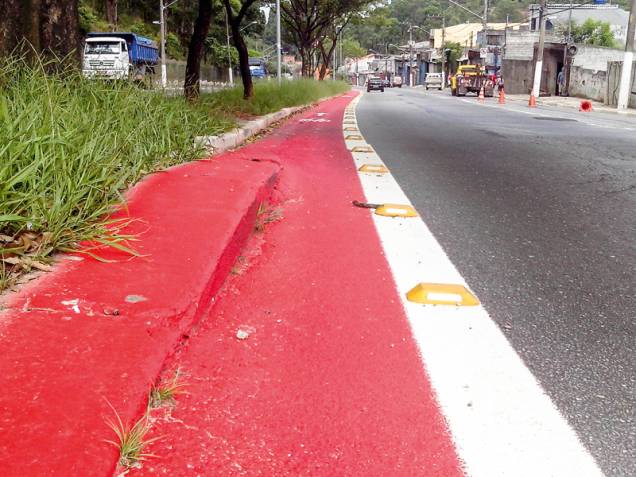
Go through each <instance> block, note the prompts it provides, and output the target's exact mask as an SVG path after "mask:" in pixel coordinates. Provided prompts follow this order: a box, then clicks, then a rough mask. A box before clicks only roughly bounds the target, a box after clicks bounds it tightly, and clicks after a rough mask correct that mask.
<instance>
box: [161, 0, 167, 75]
mask: <svg viewBox="0 0 636 477" xmlns="http://www.w3.org/2000/svg"><path fill="white" fill-rule="evenodd" d="M164 10H165V7H164V6H163V0H159V36H160V40H159V41H160V42H161V87H162V88H165V87H166V86H167V85H168V73H167V71H166V22H165V16H164Z"/></svg>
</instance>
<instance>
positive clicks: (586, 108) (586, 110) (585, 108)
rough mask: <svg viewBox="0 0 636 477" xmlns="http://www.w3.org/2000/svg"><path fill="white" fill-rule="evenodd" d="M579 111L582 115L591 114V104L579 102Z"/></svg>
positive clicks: (589, 102)
mask: <svg viewBox="0 0 636 477" xmlns="http://www.w3.org/2000/svg"><path fill="white" fill-rule="evenodd" d="M579 111H581V112H583V113H591V112H592V102H591V101H581V105H580V106H579Z"/></svg>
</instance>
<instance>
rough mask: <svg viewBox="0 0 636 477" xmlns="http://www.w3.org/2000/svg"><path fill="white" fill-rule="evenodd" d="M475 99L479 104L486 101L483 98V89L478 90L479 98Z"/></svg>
mask: <svg viewBox="0 0 636 477" xmlns="http://www.w3.org/2000/svg"><path fill="white" fill-rule="evenodd" d="M477 99H478V100H479V102H480V103H483V102H484V101H485V100H486V97H485V96H484V87H483V86H482V87H481V89H480V90H479V98H477Z"/></svg>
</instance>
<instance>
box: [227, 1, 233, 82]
mask: <svg viewBox="0 0 636 477" xmlns="http://www.w3.org/2000/svg"><path fill="white" fill-rule="evenodd" d="M225 35H226V36H225V38H226V40H227V45H226V46H227V64H228V65H229V66H228V68H227V72H228V75H229V79H230V86H234V74H233V73H232V51H231V50H230V24H229V22H228V18H227V11H226V12H225Z"/></svg>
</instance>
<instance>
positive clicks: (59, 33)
mask: <svg viewBox="0 0 636 477" xmlns="http://www.w3.org/2000/svg"><path fill="white" fill-rule="evenodd" d="M2 2H3V3H2V5H3V7H4V9H3V11H2V15H0V54H4V55H6V54H9V53H11V52H12V51H14V50H15V49H16V48H17V47H23V52H25V53H26V54H27V55H28V56H33V55H34V54H35V53H44V54H45V55H46V56H54V57H58V58H64V57H66V56H70V57H71V58H73V59H75V60H79V58H80V52H79V51H80V50H79V47H80V42H81V38H80V30H79V10H78V3H79V0H2Z"/></svg>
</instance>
